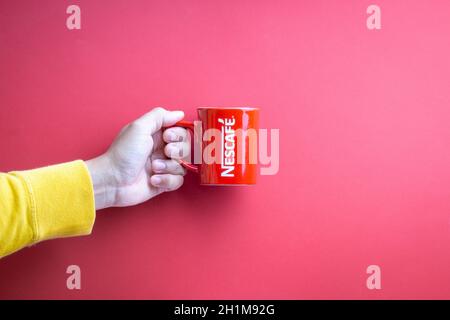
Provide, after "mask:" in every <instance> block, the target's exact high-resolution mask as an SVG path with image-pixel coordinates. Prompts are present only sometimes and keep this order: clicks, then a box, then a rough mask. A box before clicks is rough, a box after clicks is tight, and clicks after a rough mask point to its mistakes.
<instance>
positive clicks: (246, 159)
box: [175, 107, 259, 186]
mask: <svg viewBox="0 0 450 320" xmlns="http://www.w3.org/2000/svg"><path fill="white" fill-rule="evenodd" d="M197 113H198V118H199V120H200V121H194V122H191V121H180V122H178V123H177V124H176V125H175V126H180V127H184V128H188V129H191V130H192V131H193V132H194V152H193V153H194V163H189V162H187V161H181V164H182V165H183V166H184V167H185V168H186V169H188V170H190V171H193V172H196V173H199V174H200V184H202V185H210V186H233V185H252V184H256V176H257V169H258V168H257V142H258V141H257V139H258V137H257V135H258V121H259V109H258V108H251V107H201V108H198V109H197ZM191 154H192V152H191Z"/></svg>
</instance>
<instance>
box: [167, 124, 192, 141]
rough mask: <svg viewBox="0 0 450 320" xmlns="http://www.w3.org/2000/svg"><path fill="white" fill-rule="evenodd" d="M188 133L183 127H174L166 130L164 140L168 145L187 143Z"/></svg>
mask: <svg viewBox="0 0 450 320" xmlns="http://www.w3.org/2000/svg"><path fill="white" fill-rule="evenodd" d="M187 137H188V131H187V130H186V129H184V128H181V127H173V128H169V129H166V130H165V131H164V133H163V140H164V142H166V143H171V142H182V141H186V140H187Z"/></svg>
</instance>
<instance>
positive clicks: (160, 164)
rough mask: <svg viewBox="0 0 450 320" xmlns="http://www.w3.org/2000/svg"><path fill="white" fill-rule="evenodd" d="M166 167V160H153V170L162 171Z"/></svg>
mask: <svg viewBox="0 0 450 320" xmlns="http://www.w3.org/2000/svg"><path fill="white" fill-rule="evenodd" d="M165 168H166V164H165V163H164V161H161V160H155V161H153V170H157V171H161V170H164V169H165Z"/></svg>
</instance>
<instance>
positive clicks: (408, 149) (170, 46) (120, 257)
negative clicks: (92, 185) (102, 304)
mask: <svg viewBox="0 0 450 320" xmlns="http://www.w3.org/2000/svg"><path fill="white" fill-rule="evenodd" d="M371 3H372V1H370V2H369V1H356V0H355V1H337V0H336V1H264V0H263V1H261V0H259V1H256V0H255V1H251V0H242V1H237V0H232V1H143V0H142V1H141V0H139V1H138V0H134V1H125V0H120V1H99V0H94V1H77V2H76V3H72V2H70V1H48V0H45V1H24V0H20V1H12V0H2V1H1V2H0V170H1V171H10V170H18V169H29V168H33V167H39V166H44V165H48V164H53V163H58V162H64V161H70V160H73V159H79V158H81V159H89V158H91V157H94V156H96V155H98V154H100V153H101V152H103V151H104V150H105V149H106V148H107V146H108V145H109V143H110V142H111V141H112V139H113V138H114V136H115V135H116V133H117V132H118V130H119V129H120V128H121V127H122V126H123V125H125V124H126V123H128V122H129V121H131V120H133V119H134V118H136V117H138V116H140V115H141V114H143V113H145V112H147V111H148V110H149V109H151V108H152V107H154V106H164V107H167V108H172V109H175V108H180V109H183V110H185V111H186V114H187V118H193V117H194V116H195V108H196V107H197V106H204V105H254V106H259V107H260V108H261V126H262V127H264V128H279V129H280V136H281V141H280V147H281V150H280V155H281V159H280V171H279V173H278V174H277V175H275V176H262V177H260V179H259V182H258V184H257V185H256V186H255V187H248V188H247V187H245V188H206V187H200V186H199V185H198V183H197V180H196V177H195V176H192V175H190V176H188V177H187V180H186V183H185V185H184V186H183V187H182V189H180V190H179V191H177V192H174V193H170V194H164V195H162V196H160V197H158V198H156V199H154V200H151V201H149V202H147V203H145V204H142V205H139V206H136V207H131V208H121V209H108V210H104V211H101V212H98V216H97V221H96V224H95V227H94V232H93V234H92V235H91V236H90V237H83V238H71V239H63V240H55V241H48V242H44V243H41V244H39V245H36V246H33V247H32V248H27V249H24V250H22V251H21V252H19V253H17V254H14V255H12V256H10V257H7V258H5V259H2V260H0V298H153V299H159V298H181V299H182V298H210V299H215V298H289V299H300V298H387V299H389V298H447V299H448V298H450V271H449V270H450V196H449V194H450V193H449V190H450V165H449V164H450V126H449V122H450V106H449V103H450V92H449V87H450V59H449V56H450V38H449V30H450V4H449V2H448V1H444V0H442V1H437V0H436V1H424V0H422V1H406V0H405V1H384V0H383V1H382V0H377V1H376V2H375V4H378V5H379V6H380V7H381V10H382V29H381V30H377V31H370V30H368V29H367V28H366V18H367V14H366V8H367V6H368V5H369V4H371ZM70 4H77V5H79V6H80V7H81V16H82V29H81V30H73V31H70V30H68V29H67V28H66V25H65V23H66V18H67V16H68V15H67V14H66V8H67V6H68V5H70ZM70 264H77V265H79V266H80V267H81V270H82V290H80V291H69V290H67V289H66V278H67V276H68V275H67V274H66V273H65V271H66V267H67V266H68V265H70ZM372 264H376V265H379V266H380V267H381V272H382V289H381V290H368V289H367V288H366V278H367V274H366V268H367V266H369V265H372Z"/></svg>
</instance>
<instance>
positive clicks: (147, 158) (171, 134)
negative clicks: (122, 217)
mask: <svg viewBox="0 0 450 320" xmlns="http://www.w3.org/2000/svg"><path fill="white" fill-rule="evenodd" d="M183 117H184V113H183V112H182V111H168V110H165V109H163V108H156V109H153V110H152V111H150V112H148V113H147V114H145V115H143V116H142V117H140V118H139V119H137V120H135V121H134V122H132V123H130V124H129V125H127V126H125V127H124V128H123V129H122V131H121V132H120V133H119V135H118V136H117V137H116V139H115V140H114V142H113V143H112V144H111V146H110V148H109V149H108V151H107V152H105V153H104V154H102V155H101V156H99V157H97V158H95V159H92V160H88V161H86V165H87V167H88V169H89V172H90V174H91V178H92V183H93V187H94V195H95V208H96V210H99V209H103V208H107V207H125V206H132V205H135V204H139V203H142V202H144V201H147V200H149V199H151V198H153V197H155V196H157V195H158V194H160V193H162V192H165V191H173V190H176V189H178V188H179V187H181V185H182V184H183V176H184V174H185V173H186V171H185V169H184V168H183V167H182V166H181V165H180V163H179V162H178V161H176V160H177V159H181V158H183V157H185V156H186V155H188V154H189V153H190V143H189V142H188V141H187V131H186V129H184V128H180V127H172V128H169V129H166V130H164V131H163V130H162V128H164V127H170V126H173V125H175V123H176V122H178V121H180V120H181V119H183Z"/></svg>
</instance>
